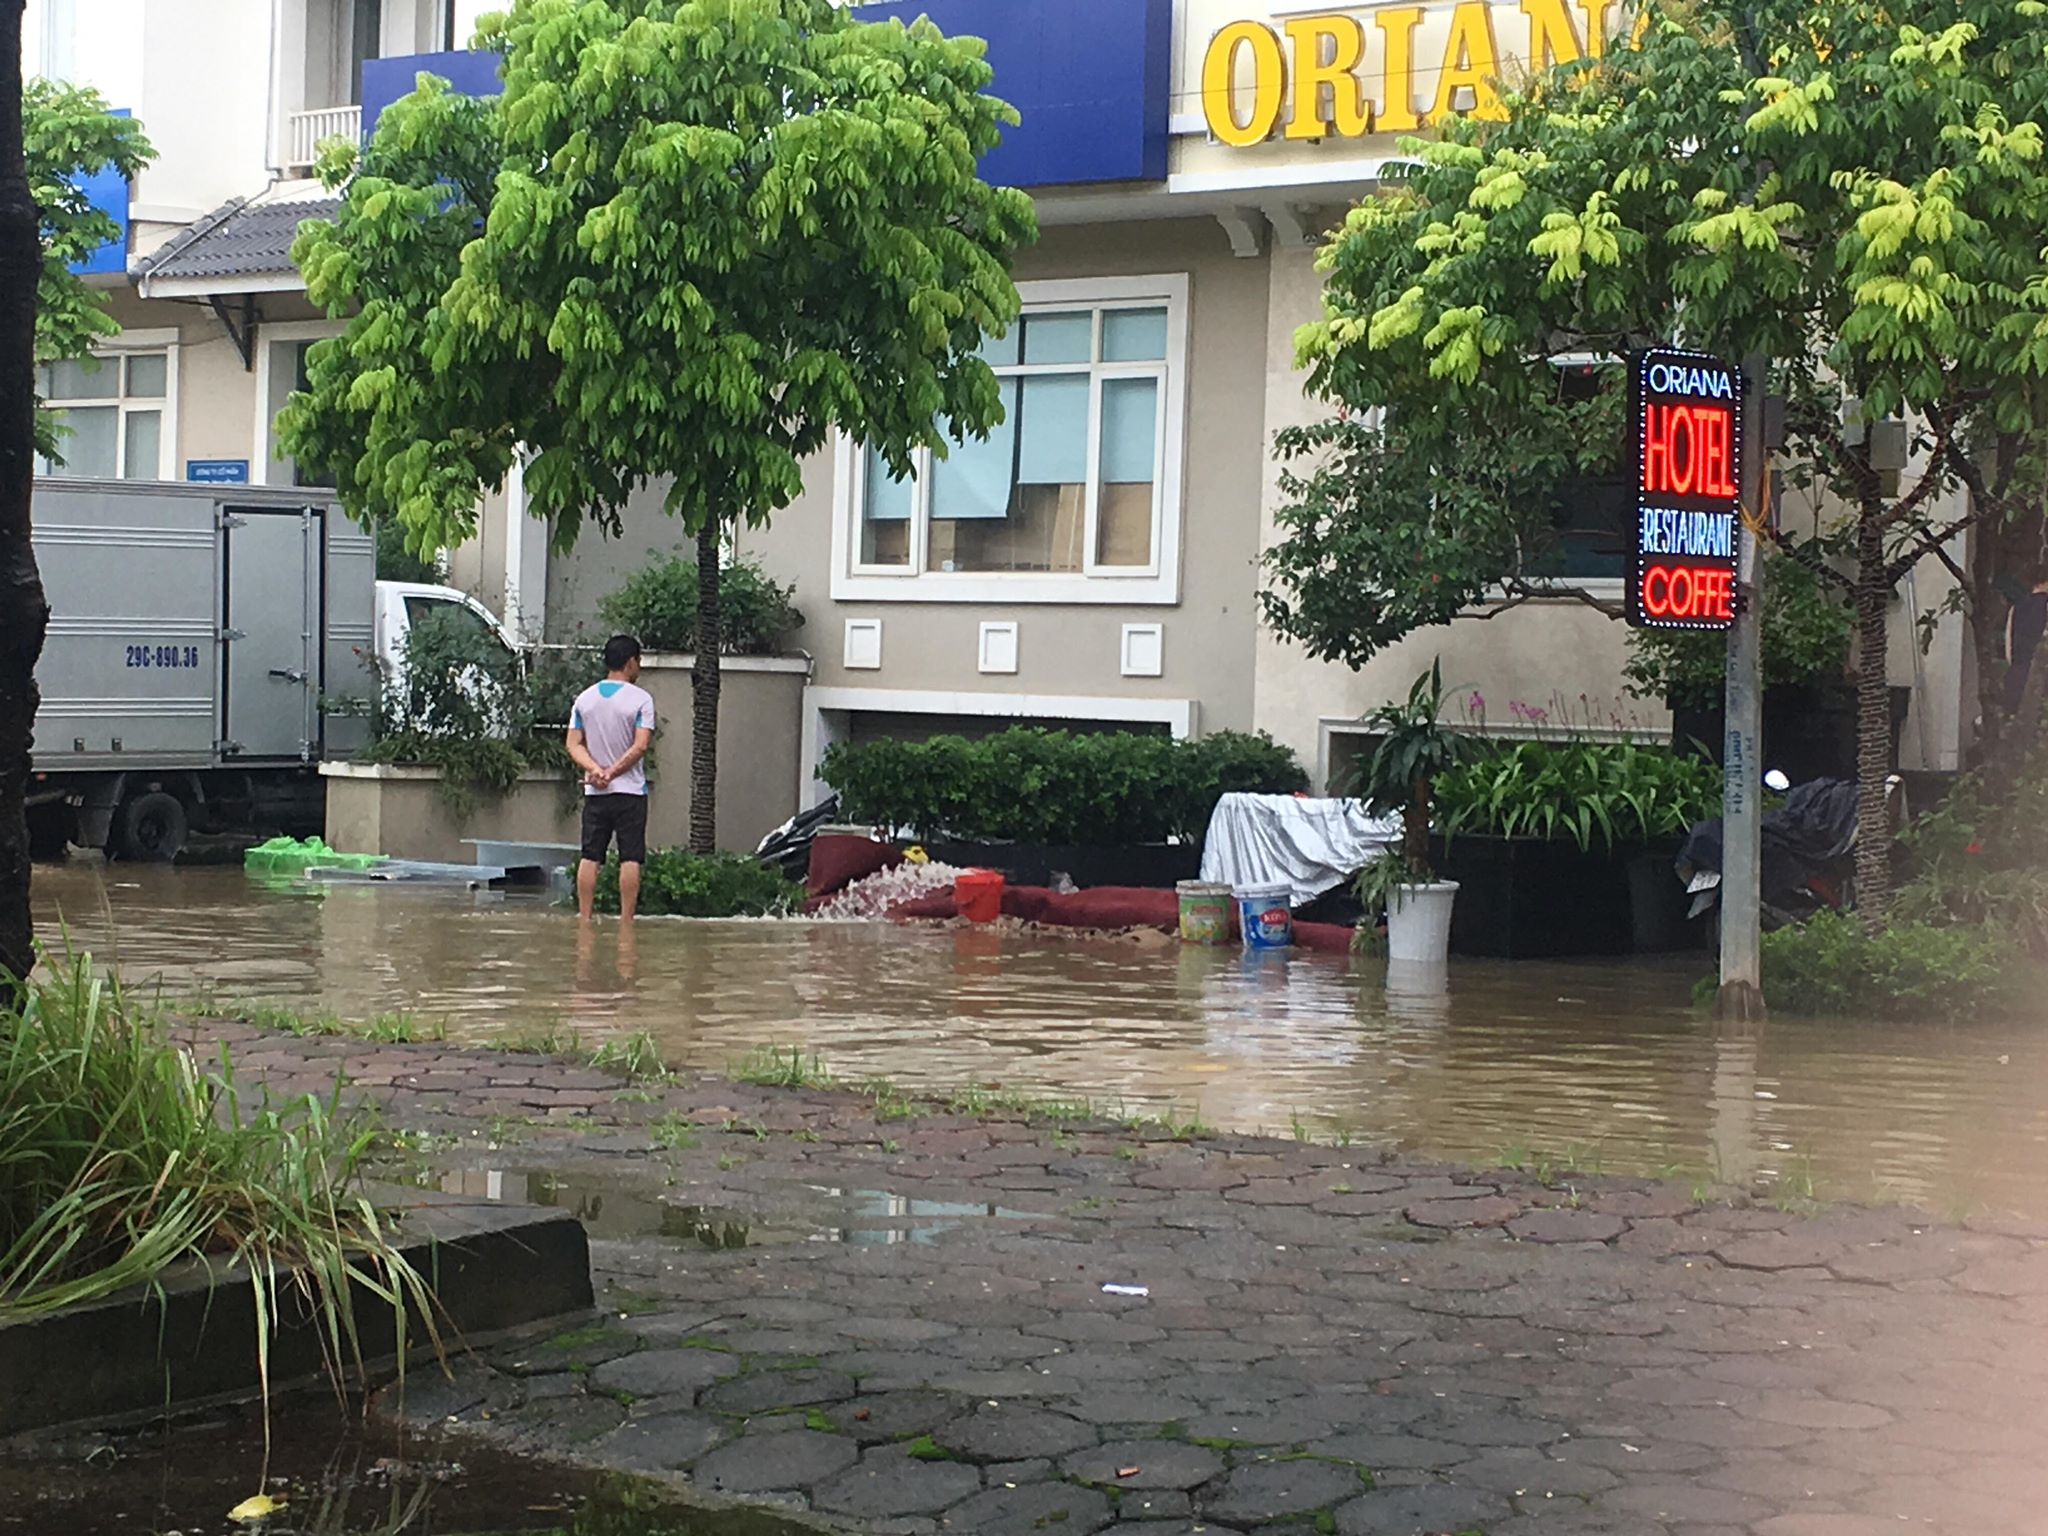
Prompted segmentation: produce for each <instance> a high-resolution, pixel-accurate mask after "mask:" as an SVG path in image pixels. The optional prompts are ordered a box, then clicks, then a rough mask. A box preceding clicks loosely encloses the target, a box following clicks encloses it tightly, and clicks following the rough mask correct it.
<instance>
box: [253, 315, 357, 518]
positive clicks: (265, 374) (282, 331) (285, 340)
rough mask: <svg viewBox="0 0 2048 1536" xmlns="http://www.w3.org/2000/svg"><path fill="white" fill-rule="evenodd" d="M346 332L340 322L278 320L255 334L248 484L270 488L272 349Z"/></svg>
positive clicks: (273, 417) (273, 435)
mask: <svg viewBox="0 0 2048 1536" xmlns="http://www.w3.org/2000/svg"><path fill="white" fill-rule="evenodd" d="M347 329H348V325H347V322H345V321H341V320H281V321H277V322H274V323H273V324H270V325H266V326H264V327H262V329H260V330H259V331H257V333H256V432H255V436H254V438H253V439H252V441H253V443H254V445H255V446H254V451H253V452H252V453H251V454H250V456H249V483H250V484H251V485H268V484H270V463H271V459H272V457H273V456H274V455H275V453H276V450H277V417H276V415H275V413H273V412H272V411H271V409H270V387H271V382H272V381H271V372H272V370H273V368H274V367H275V365H274V364H273V363H272V361H271V358H272V355H273V353H274V351H275V349H276V348H278V347H284V346H297V345H298V344H299V343H300V342H302V341H327V340H330V339H332V338H333V337H336V336H339V335H341V334H342V332H344V331H345V330H347Z"/></svg>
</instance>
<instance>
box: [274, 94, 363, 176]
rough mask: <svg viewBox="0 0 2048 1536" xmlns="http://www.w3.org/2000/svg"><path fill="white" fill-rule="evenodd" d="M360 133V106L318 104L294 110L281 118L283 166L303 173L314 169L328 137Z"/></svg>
mask: <svg viewBox="0 0 2048 1536" xmlns="http://www.w3.org/2000/svg"><path fill="white" fill-rule="evenodd" d="M362 134H363V109H362V108H361V107H318V108H315V109H314V110H313V111H311V112H294V113H292V114H291V115H290V116H288V117H287V118H285V120H284V168H285V170H286V171H288V172H291V173H293V174H295V175H301V176H303V175H305V174H307V173H308V172H310V171H311V170H312V169H313V162H314V161H315V160H317V159H318V158H319V155H320V146H321V145H322V144H324V143H326V142H327V141H328V140H329V139H359V138H361V137H362Z"/></svg>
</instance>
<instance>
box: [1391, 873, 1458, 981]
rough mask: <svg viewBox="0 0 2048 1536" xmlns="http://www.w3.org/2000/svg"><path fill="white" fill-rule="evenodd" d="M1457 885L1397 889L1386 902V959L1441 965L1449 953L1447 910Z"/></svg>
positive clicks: (1436, 883)
mask: <svg viewBox="0 0 2048 1536" xmlns="http://www.w3.org/2000/svg"><path fill="white" fill-rule="evenodd" d="M1457 899H1458V882H1457V881H1455V880H1435V881H1432V882H1430V883H1429V884H1427V885H1401V886H1396V887H1395V888H1394V893H1393V895H1392V896H1390V897H1389V898H1388V900H1387V958H1388V959H1389V960H1400V961H1420V962H1422V963H1423V964H1425V965H1442V964H1443V963H1444V958H1445V957H1446V956H1447V955H1449V954H1450V952H1451V907H1452V905H1453V904H1454V903H1455V902H1456V901H1457Z"/></svg>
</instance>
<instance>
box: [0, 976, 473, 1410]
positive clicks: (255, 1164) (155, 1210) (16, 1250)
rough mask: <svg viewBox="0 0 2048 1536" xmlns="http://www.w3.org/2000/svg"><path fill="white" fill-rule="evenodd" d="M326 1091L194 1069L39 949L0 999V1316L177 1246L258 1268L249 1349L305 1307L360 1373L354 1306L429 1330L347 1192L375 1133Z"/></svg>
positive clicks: (89, 979)
mask: <svg viewBox="0 0 2048 1536" xmlns="http://www.w3.org/2000/svg"><path fill="white" fill-rule="evenodd" d="M377 1142H378V1134H377V1130H376V1127H375V1125H374V1123H373V1122H372V1121H371V1120H370V1119H369V1118H368V1117H367V1116H357V1117H354V1118H352V1119H343V1118H342V1117H341V1116H340V1115H339V1113H338V1110H337V1105H336V1103H335V1102H334V1101H332V1100H329V1101H325V1102H323V1101H322V1100H320V1099H317V1098H313V1097H310V1096H309V1097H307V1098H303V1099H299V1100H294V1101H290V1102H287V1103H284V1104H273V1103H271V1102H270V1101H269V1100H268V1099H267V1098H265V1099H262V1100H260V1101H257V1102H249V1101H247V1100H245V1099H244V1098H243V1096H242V1094H241V1092H240V1090H239V1089H238V1088H237V1087H236V1085H235V1081H234V1076H233V1070H232V1065H231V1063H230V1062H229V1060H228V1057H227V1053H226V1052H225V1051H223V1052H222V1054H221V1057H220V1062H219V1066H218V1068H217V1069H216V1070H214V1071H213V1072H211V1073H206V1074H202V1071H201V1069H200V1067H199V1065H198V1064H197V1063H196V1062H195V1061H194V1060H193V1058H192V1057H190V1056H189V1055H187V1054H186V1053H185V1052H184V1051H183V1050H181V1049H179V1048H178V1047H177V1046H176V1045H175V1044H174V1043H173V1042H172V1041H171V1039H170V1038H169V1035H168V1033H167V1032H166V1030H165V1028H164V1025H163V1019H162V1015H160V1014H159V1013H158V1012H156V1011H155V1010H153V1009H146V1008H143V1007H140V1006H138V1005H136V1004H135V1003H133V1002H132V1001H131V1000H130V999H129V998H128V997H127V995H126V994H125V993H124V992H123V991H122V990H121V988H120V986H119V984H118V983H116V982H114V981H112V980H109V979H106V978H103V977H101V976H99V975H97V974H95V972H94V970H93V966H92V962H91V960H90V958H89V957H87V956H70V957H66V958H65V959H64V960H63V961H61V962H58V963H47V962H46V966H45V969H44V970H43V971H42V972H41V973H40V975H39V976H38V977H36V978H34V979H32V980H31V981H30V982H28V983H27V984H25V985H23V986H20V987H18V988H16V989H15V990H14V991H13V993H12V995H11V996H9V997H7V998H6V999H5V1001H4V1003H0V1323H7V1322H12V1321H17V1320H21V1319H26V1318H32V1317H37V1316H40V1315H43V1314H46V1313H49V1312H54V1311H56V1310H58V1309H60V1308H63V1307H69V1306H76V1305H78V1304H80V1303H84V1302H90V1301H95V1300H98V1299H101V1298H103V1297H106V1296H109V1295H111V1294H113V1293H115V1292H117V1291H120V1290H123V1289H126V1288H128V1287H131V1286H135V1285H154V1284H157V1283H158V1282H159V1279H160V1277H161V1275H162V1274H163V1272H164V1270H165V1269H166V1268H167V1267H169V1266H170V1265H173V1264H177V1263H179V1262H180V1261H186V1260H192V1261H198V1262H200V1263H203V1264H205V1265H206V1266H207V1267H208V1268H209V1269H210V1270H211V1271H212V1272H214V1273H215V1274H217V1275H221V1274H229V1273H232V1272H234V1271H236V1270H242V1271H245V1272H247V1273H248V1274H250V1275H253V1276H255V1277H256V1284H255V1286H254V1293H255V1301H256V1326H257V1331H258V1350H259V1360H260V1362H261V1365H262V1368H263V1370H264V1373H265V1377H266V1381H265V1385H266V1387H267V1385H268V1382H267V1375H268V1364H269V1344H270V1340H271V1339H272V1338H273V1337H274V1336H275V1335H276V1333H277V1330H278V1327H279V1325H280V1322H281V1321H282V1320H283V1319H284V1318H285V1317H286V1316H289V1315H295V1314H297V1313H300V1312H303V1313H305V1314H307V1315H309V1316H310V1317H311V1318H312V1320H313V1326H314V1327H315V1328H316V1330H317V1336H318V1339H319V1343H320V1348H321V1351H322V1354H323V1356H324V1357H325V1360H326V1363H327V1367H328V1369H329V1371H330V1373H332V1374H333V1375H334V1376H335V1378H336V1379H337V1380H339V1379H341V1378H342V1377H343V1376H345V1375H349V1374H354V1375H358V1376H359V1375H360V1374H361V1369H362V1365H363V1353H362V1349H361V1343H360V1329H359V1318H358V1315H357V1309H358V1305H359V1303H360V1302H361V1301H362V1300H363V1299H369V1300H372V1301H374V1302H375V1304H376V1306H377V1307H378V1308H379V1309H380V1310H381V1309H383V1308H389V1309H390V1312H391V1315H392V1319H393V1324H394V1327H395V1329H396V1335H397V1341H398V1344H399V1349H400V1354H401V1358H402V1356H403V1353H404V1349H405V1347H406V1341H407V1334H408V1329H409V1325H410V1323H411V1321H412V1319H413V1318H414V1317H415V1316H416V1317H418V1318H420V1319H423V1320H424V1324H425V1327H426V1328H427V1330H428V1332H429V1334H430V1336H432V1337H434V1340H435V1342H436V1344H438V1342H439V1341H438V1335H437V1334H436V1333H435V1324H434V1310H433V1305H434V1304H433V1296H432V1293H431V1290H430V1289H429V1287H428V1284H427V1282H426V1280H425V1278H424V1277H423V1276H421V1275H420V1273H419V1272H418V1271H417V1270H415V1269H414V1268H413V1267H412V1266H411V1264H410V1263H408V1262H407V1260H406V1258H405V1256H404V1255H403V1254H402V1253H401V1252H400V1251H399V1247H398V1241H397V1238H396V1237H395V1235H394V1234H393V1232H392V1231H391V1230H390V1229H389V1228H387V1226H386V1225H385V1223H384V1220H383V1218H381V1217H380V1216H379V1215H378V1214H377V1212H376V1211H375V1210H374V1209H373V1208H372V1207H371V1205H370V1204H369V1202H368V1201H367V1199H365V1198H364V1197H363V1195H362V1193H361V1189H360V1174H361V1171H362V1169H363V1167H364V1164H365V1162H366V1160H367V1159H368V1157H369V1156H370V1155H371V1153H372V1152H373V1151H374V1149H375V1148H376V1146H377Z"/></svg>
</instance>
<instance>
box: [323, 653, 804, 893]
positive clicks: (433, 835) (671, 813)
mask: <svg viewBox="0 0 2048 1536" xmlns="http://www.w3.org/2000/svg"><path fill="white" fill-rule="evenodd" d="M695 665H696V658H695V657H692V656H686V655H679V654H676V653H674V652H668V651H650V652H649V653H648V654H647V656H646V657H645V658H643V661H642V665H641V671H640V685H641V686H642V687H643V688H645V689H646V690H647V691H648V692H649V693H650V694H652V695H653V697H654V708H655V713H656V715H657V716H658V717H659V719H660V722H661V730H660V734H659V735H658V736H657V737H656V738H655V747H654V765H653V768H652V771H651V774H650V778H651V780H652V791H653V800H652V803H651V804H650V805H649V807H648V819H647V840H648V843H649V845H650V846H652V847H656V848H679V847H682V846H683V845H684V844H685V843H687V842H688V841H689V834H690V748H691V730H690V688H691V673H692V671H693V670H694V668H695ZM720 670H721V673H722V679H721V688H720V697H719V710H718V844H719V846H720V847H721V848H728V849H733V850H736V851H740V852H752V851H753V849H754V848H755V847H756V846H757V845H758V844H759V843H760V841H761V839H762V838H763V837H765V836H767V835H768V833H770V832H772V831H773V830H774V829H775V828H776V827H779V826H780V825H782V823H783V822H785V821H787V820H788V819H789V818H790V817H791V816H793V815H795V814H796V809H797V775H798V772H799V769H798V762H799V754H800V750H801V746H802V735H803V697H804V685H805V684H806V683H807V682H808V681H809V680H810V673H811V663H810V660H809V659H808V658H807V657H802V656H728V657H726V658H725V659H724V664H723V666H722V667H721V669H720ZM320 772H321V774H322V776H323V777H324V778H325V779H326V783H327V831H326V837H327V841H328V842H329V843H331V844H333V845H334V846H335V847H336V848H340V849H344V850H346V851H347V852H350V853H384V854H390V855H391V856H392V857H394V858H404V859H430V860H436V861H440V862H446V863H463V864H466V863H470V862H472V860H473V856H474V853H475V849H474V848H473V847H472V846H471V845H472V843H474V842H476V841H479V840H484V841H490V842H501V843H574V842H576V841H577V840H578V821H579V819H580V815H581V813H580V810H579V808H578V806H577V803H576V801H575V799H574V797H573V796H571V795H569V794H568V793H566V792H565V791H564V788H563V785H562V781H561V780H560V779H559V778H557V777H556V776H554V775H552V774H529V775H527V777H526V778H525V779H523V780H522V781H521V782H520V784H519V785H518V787H517V788H515V789H514V790H513V791H512V792H511V793H510V794H508V795H506V796H504V797H503V798H501V799H498V800H489V799H485V800H480V801H479V802H478V804H477V806H476V808H475V809H474V810H473V811H472V812H471V813H470V814H469V815H468V816H466V817H461V818H458V817H456V816H455V814H454V813H453V812H452V811H450V810H449V808H448V804H447V802H446V801H445V800H444V799H443V798H442V797H441V793H440V777H441V776H440V774H439V773H438V772H436V771H435V770H433V769H431V768H409V767H402V766H400V767H394V766H390V765H386V764H379V763H325V764H322V765H321V769H320Z"/></svg>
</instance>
